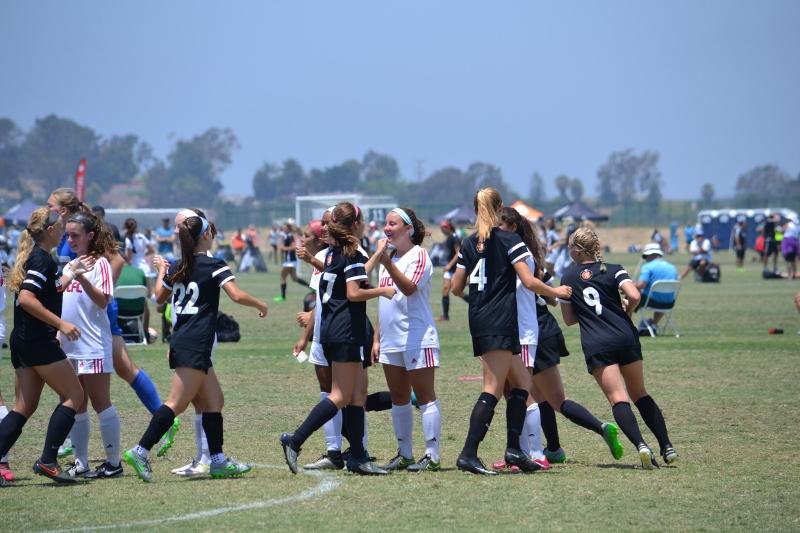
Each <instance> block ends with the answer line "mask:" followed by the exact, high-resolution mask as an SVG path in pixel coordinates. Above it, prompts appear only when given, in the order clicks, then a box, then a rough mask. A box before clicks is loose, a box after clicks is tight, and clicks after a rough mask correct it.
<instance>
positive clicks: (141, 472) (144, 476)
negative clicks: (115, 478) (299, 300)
mask: <svg viewBox="0 0 800 533" xmlns="http://www.w3.org/2000/svg"><path fill="white" fill-rule="evenodd" d="M122 458H123V459H124V460H125V462H126V463H128V464H129V465H131V467H132V468H133V469H134V470H136V475H137V476H139V479H141V480H142V481H144V482H145V483H150V482H151V481H153V469H152V468H151V467H150V461H149V460H148V459H147V457H142V456H141V455H139V454H138V453H136V449H135V448H131V449H130V450H126V451H125V453H123V454H122Z"/></svg>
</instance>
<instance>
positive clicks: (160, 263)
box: [153, 255, 169, 275]
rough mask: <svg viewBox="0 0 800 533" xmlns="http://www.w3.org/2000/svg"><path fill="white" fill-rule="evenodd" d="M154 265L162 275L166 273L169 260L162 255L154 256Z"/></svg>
mask: <svg viewBox="0 0 800 533" xmlns="http://www.w3.org/2000/svg"><path fill="white" fill-rule="evenodd" d="M153 266H154V267H155V268H156V270H158V272H159V273H160V274H161V275H164V274H166V272H167V267H168V266H169V262H168V261H167V260H166V259H164V258H163V257H161V256H160V255H154V256H153Z"/></svg>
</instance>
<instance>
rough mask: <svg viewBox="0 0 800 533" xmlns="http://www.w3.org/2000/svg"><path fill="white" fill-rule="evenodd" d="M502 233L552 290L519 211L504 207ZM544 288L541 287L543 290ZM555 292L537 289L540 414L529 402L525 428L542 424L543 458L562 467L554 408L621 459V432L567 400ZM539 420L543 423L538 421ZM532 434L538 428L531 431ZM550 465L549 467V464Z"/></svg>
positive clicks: (534, 389)
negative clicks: (514, 238)
mask: <svg viewBox="0 0 800 533" xmlns="http://www.w3.org/2000/svg"><path fill="white" fill-rule="evenodd" d="M499 227H500V229H503V230H506V231H512V232H515V233H517V234H518V235H519V236H520V237H521V238H522V240H523V242H525V245H526V246H527V247H528V250H530V252H531V255H532V256H533V263H534V276H535V277H536V279H541V281H542V285H544V286H545V289H549V286H550V285H551V284H552V283H547V282H549V281H550V279H551V278H552V276H551V275H550V273H549V272H547V271H546V270H543V268H542V265H543V264H544V253H543V251H542V246H541V244H539V239H538V238H537V237H536V235H535V233H534V232H533V228H532V227H531V225H530V222H528V221H527V220H526V219H525V218H523V217H522V215H520V214H519V212H518V211H517V210H516V209H513V208H510V207H504V208H503V209H502V211H501V214H500V226H499ZM540 287H541V286H540ZM551 291H552V289H549V290H542V289H541V288H540V289H537V290H536V294H537V295H538V296H537V299H536V320H537V322H538V325H539V335H538V338H537V343H536V354H535V357H534V362H533V368H531V373H532V376H533V379H532V382H531V388H530V393H531V396H532V399H533V401H535V402H536V403H537V404H538V414H539V417H536V416H535V414H536V411H535V410H534V411H531V405H532V404H533V401H531V400H530V399H529V401H528V404H529V405H528V413H529V414H528V415H526V419H525V422H526V427H527V426H529V425H530V426H537V425H539V424H541V430H542V432H543V433H544V434H545V437H546V438H547V446H548V448H547V449H545V450H544V455H545V457H546V458H547V460H548V462H554V463H563V462H564V461H565V460H566V454H565V453H564V450H563V449H562V448H561V445H560V442H559V438H558V426H557V423H556V416H555V412H554V410H553V407H552V406H555V409H556V410H557V411H558V412H559V413H561V414H563V415H564V416H565V417H567V419H569V420H570V421H572V422H573V423H575V424H577V425H579V426H581V427H584V428H586V429H588V430H590V431H593V432H595V433H597V434H598V435H600V436H601V437H603V440H604V441H605V443H606V444H607V445H608V448H609V450H610V451H611V455H612V456H613V457H614V459H620V458H622V454H623V448H622V444H620V442H619V438H618V432H619V428H618V427H617V426H616V424H613V423H610V422H605V423H604V422H601V421H600V420H598V419H597V417H595V416H594V415H592V413H590V412H589V411H588V410H587V409H586V408H585V407H584V406H582V405H581V404H579V403H578V402H575V401H573V400H568V399H567V396H566V392H565V391H564V384H563V382H562V381H561V374H560V373H559V371H558V365H559V363H560V361H561V357H566V356H567V355H569V351H567V346H566V343H565V342H564V335H563V333H562V332H561V328H560V327H559V326H558V322H556V319H555V318H554V317H553V315H552V314H550V310H549V309H548V308H547V305H548V301H550V302H553V303H554V304H555V300H554V298H553V296H552V292H551ZM530 413H533V420H529V416H531V415H530ZM537 418H540V420H537ZM530 429H532V430H537V429H538V428H536V427H532V428H530ZM548 465H549V463H548Z"/></svg>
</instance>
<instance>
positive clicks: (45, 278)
mask: <svg viewBox="0 0 800 533" xmlns="http://www.w3.org/2000/svg"><path fill="white" fill-rule="evenodd" d="M27 273H28V274H33V275H34V276H36V277H37V278H41V279H42V281H47V276H45V275H44V274H42V273H41V272H37V271H36V270H28V272H27Z"/></svg>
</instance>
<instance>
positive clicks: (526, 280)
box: [514, 261, 572, 300]
mask: <svg viewBox="0 0 800 533" xmlns="http://www.w3.org/2000/svg"><path fill="white" fill-rule="evenodd" d="M514 270H515V271H516V273H517V276H519V280H520V281H521V282H522V284H523V285H524V286H525V288H526V289H528V290H529V291H533V292H535V293H537V294H541V295H542V296H545V297H548V296H549V297H551V298H563V299H565V300H566V299H569V297H570V296H572V287H568V286H566V285H561V286H560V287H555V288H554V287H551V286H550V285H547V284H546V283H545V282H543V281H542V280H540V279H539V278H537V277H536V276H534V275H533V272H531V269H530V268H529V267H528V264H527V263H526V262H525V261H517V262H516V263H514Z"/></svg>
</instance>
